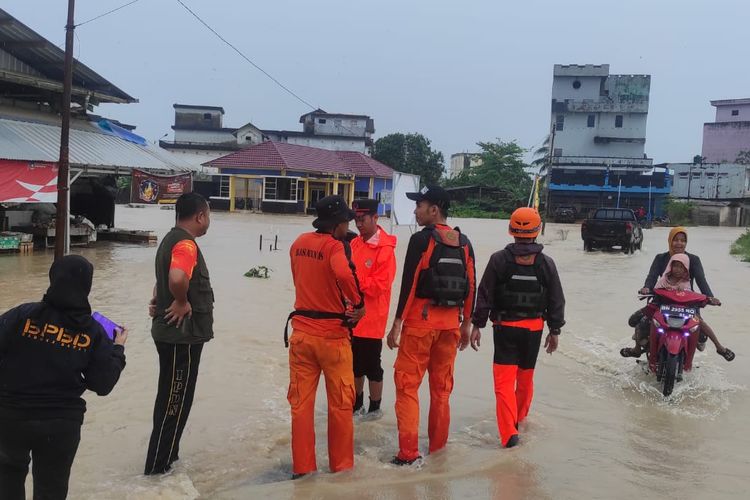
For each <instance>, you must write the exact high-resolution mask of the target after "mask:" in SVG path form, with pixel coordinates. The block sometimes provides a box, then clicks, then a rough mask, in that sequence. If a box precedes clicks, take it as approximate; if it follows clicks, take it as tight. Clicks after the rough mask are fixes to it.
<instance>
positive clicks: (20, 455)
mask: <svg viewBox="0 0 750 500" xmlns="http://www.w3.org/2000/svg"><path fill="white" fill-rule="evenodd" d="M80 440H81V423H80V422H78V421H76V420H64V419H53V420H0V498H2V499H3V500H26V490H25V483H26V475H27V474H28V473H29V461H30V460H31V459H32V458H33V463H32V472H31V473H32V476H33V480H34V500H57V499H64V498H66V497H67V496H68V479H69V478H70V467H71V466H72V465H73V459H74V458H75V456H76V451H77V450H78V443H79V441H80Z"/></svg>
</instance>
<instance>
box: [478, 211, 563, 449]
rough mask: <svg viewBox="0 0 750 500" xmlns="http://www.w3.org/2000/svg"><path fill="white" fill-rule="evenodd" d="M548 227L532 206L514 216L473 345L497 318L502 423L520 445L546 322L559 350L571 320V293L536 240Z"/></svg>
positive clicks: (482, 298) (487, 282) (486, 284)
mask: <svg viewBox="0 0 750 500" xmlns="http://www.w3.org/2000/svg"><path fill="white" fill-rule="evenodd" d="M541 227H542V219H541V217H540V216H539V213H538V212H537V211H536V210H535V209H533V208H529V207H522V208H519V209H517V210H516V211H515V212H513V214H512V215H511V217H510V224H509V228H508V232H509V233H510V235H511V236H513V238H514V240H515V242H514V243H511V244H510V245H508V246H507V247H505V249H503V250H500V251H499V252H495V253H494V254H492V257H490V261H489V263H488V264H487V268H486V269H485V271H484V275H483V276H482V281H481V283H480V284H479V291H478V294H477V305H476V308H475V309H474V315H473V316H472V323H473V324H474V328H473V329H472V332H471V339H470V341H471V347H472V348H473V349H474V350H478V349H479V344H480V340H481V331H480V329H481V328H484V326H485V325H486V324H487V318H488V317H489V319H490V320H491V321H492V325H493V332H492V333H493V340H494V343H495V355H494V360H493V361H494V364H493V366H492V371H493V376H494V379H495V399H496V412H497V427H498V432H499V434H500V440H501V443H502V445H503V446H505V447H506V448H512V447H513V446H516V445H517V444H518V441H519V438H518V424H519V423H520V422H523V420H524V419H525V418H526V416H527V415H528V413H529V408H530V407H531V400H532V398H533V395H534V369H535V367H536V360H537V356H538V355H539V348H540V346H541V342H542V332H543V330H544V323H545V322H546V323H547V325H548V326H549V333H548V335H547V337H546V339H545V341H544V347H545V350H546V351H547V352H548V353H549V354H552V353H553V352H554V351H556V350H557V344H558V335H560V329H561V328H562V327H563V325H565V296H564V294H563V289H562V284H561V283H560V277H559V275H558V274H557V268H556V267H555V263H554V261H553V260H552V259H551V258H550V257H549V256H547V255H545V254H543V253H542V250H543V249H544V247H543V246H542V245H540V244H538V243H536V237H537V235H538V234H539V232H540V230H541Z"/></svg>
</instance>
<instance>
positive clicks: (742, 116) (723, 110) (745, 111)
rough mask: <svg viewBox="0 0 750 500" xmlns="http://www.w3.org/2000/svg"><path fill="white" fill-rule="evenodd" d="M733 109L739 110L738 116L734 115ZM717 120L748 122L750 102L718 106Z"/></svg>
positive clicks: (749, 119) (749, 118)
mask: <svg viewBox="0 0 750 500" xmlns="http://www.w3.org/2000/svg"><path fill="white" fill-rule="evenodd" d="M732 110H737V111H739V113H738V114H737V116H732ZM716 121H717V122H747V121H750V104H739V105H734V106H716Z"/></svg>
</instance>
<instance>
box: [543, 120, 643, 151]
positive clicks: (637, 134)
mask: <svg viewBox="0 0 750 500" xmlns="http://www.w3.org/2000/svg"><path fill="white" fill-rule="evenodd" d="M590 114H593V115H595V116H596V119H595V126H594V127H588V116H589V113H555V114H554V115H553V119H554V120H556V117H557V115H562V116H564V117H565V119H564V124H563V130H561V131H555V144H554V148H555V149H562V156H596V157H617V158H643V152H644V144H641V143H627V142H610V143H606V144H597V143H595V142H594V137H596V136H600V137H622V138H644V137H645V131H646V115H645V114H643V113H590ZM618 114H622V116H623V123H622V128H616V127H615V116H616V115H618Z"/></svg>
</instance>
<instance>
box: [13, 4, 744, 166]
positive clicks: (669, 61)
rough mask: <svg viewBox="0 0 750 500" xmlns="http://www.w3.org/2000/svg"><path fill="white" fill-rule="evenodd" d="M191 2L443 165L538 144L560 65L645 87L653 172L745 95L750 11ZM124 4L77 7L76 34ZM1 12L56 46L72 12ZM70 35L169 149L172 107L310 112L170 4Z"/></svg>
mask: <svg viewBox="0 0 750 500" xmlns="http://www.w3.org/2000/svg"><path fill="white" fill-rule="evenodd" d="M184 1H185V3H186V4H188V5H189V6H190V7H191V8H193V9H194V10H195V11H196V12H197V13H198V14H199V15H201V16H202V17H203V18H204V19H205V20H206V21H207V22H208V23H209V24H211V25H212V26H213V27H214V28H216V29H217V31H219V32H220V33H222V34H223V35H224V36H225V38H227V39H228V40H229V41H231V42H233V43H235V44H236V45H237V46H238V47H239V48H240V49H241V50H242V51H244V52H245V53H246V54H247V55H248V56H249V57H250V58H251V59H253V60H254V61H255V62H256V63H257V64H258V65H260V66H261V67H262V68H264V69H265V70H266V71H268V72H269V73H271V74H272V75H274V76H275V77H276V78H277V79H279V80H280V81H281V82H282V83H284V84H285V85H287V86H288V87H290V88H291V89H293V90H294V91H295V92H296V93H297V94H299V95H300V96H301V97H303V98H304V99H305V100H307V101H308V102H310V103H312V104H313V105H315V106H320V107H322V108H323V109H325V110H326V111H329V112H343V113H358V114H360V113H361V114H367V115H370V116H371V117H372V118H373V119H374V120H375V129H376V135H375V136H376V138H377V137H382V136H383V135H386V134H388V133H391V132H420V133H422V134H424V135H426V136H427V137H428V138H429V139H430V140H432V142H433V147H435V148H436V149H438V150H440V151H442V152H443V154H444V155H445V157H446V162H449V159H450V155H451V153H456V152H461V151H472V150H475V149H476V146H475V144H476V142H478V141H489V140H494V139H495V138H500V139H502V140H517V141H518V143H519V144H520V145H521V146H523V147H526V148H531V147H533V146H535V145H538V143H539V142H540V141H541V140H542V139H543V137H544V135H545V134H546V133H547V130H548V128H549V113H550V110H549V108H550V99H551V97H550V92H551V86H552V67H553V65H554V64H556V63H559V64H571V63H574V64H586V63H592V64H601V63H609V64H610V72H611V73H621V74H650V75H652V79H651V101H650V112H649V118H648V133H647V140H646V152H647V154H648V155H649V156H650V157H652V158H654V160H655V161H656V162H666V161H671V162H677V161H689V160H691V159H692V157H693V156H694V155H695V154H698V153H700V150H701V140H702V127H703V123H704V122H707V121H713V117H714V108H713V107H711V105H710V104H709V100H711V99H727V98H742V97H750V65H749V64H748V45H747V29H748V24H747V21H748V19H750V2H748V1H747V0H713V1H707V0H621V1H618V2H615V1H610V0H599V1H586V0H563V1H560V0H544V1H543V0H521V1H502V0H482V1H478V0H477V1H473V0H463V1H455V0H454V1H450V2H448V1H443V0H374V1H368V2H364V1H360V0H317V1H311V0H296V1H292V0H271V1H265V2H261V1H240V0H184ZM124 3H127V1H126V0H78V1H77V14H76V22H82V21H84V20H86V19H90V18H92V17H94V16H96V15H98V14H100V13H102V12H105V11H107V10H109V9H112V8H114V7H117V6H119V5H122V4H124ZM2 7H3V9H5V10H7V11H8V12H10V13H11V15H13V16H16V17H17V18H18V19H20V20H21V21H22V22H23V23H25V24H26V25H28V26H30V27H31V28H32V29H34V30H36V31H37V32H38V33H40V34H41V35H43V36H45V37H47V38H48V39H50V40H52V41H53V42H55V43H62V42H63V40H64V29H63V26H64V25H65V16H66V9H67V2H66V1H65V0H3V1H2ZM76 33H77V39H76V51H75V54H76V57H77V58H78V59H79V60H81V61H82V62H83V63H85V64H87V65H88V66H89V67H91V68H92V69H94V70H95V71H97V72H98V73H99V74H101V75H102V76H104V77H105V78H108V79H109V80H111V81H112V82H113V83H114V84H115V85H117V86H119V87H120V88H121V89H123V90H124V91H125V92H127V93H129V94H130V95H132V96H134V97H136V98H138V99H139V100H140V102H139V103H138V104H128V105H125V104H119V105H112V104H110V105H105V106H100V107H99V108H97V111H98V112H99V113H101V114H105V115H107V116H109V117H112V118H116V119H119V120H121V121H124V122H126V123H131V124H134V125H136V126H137V129H136V132H138V133H139V134H141V135H143V136H144V137H146V138H147V139H149V140H157V139H158V138H159V137H161V136H162V135H163V134H165V133H170V137H172V136H171V129H170V126H171V125H172V123H173V120H174V111H173V109H172V104H174V103H177V102H179V103H186V104H203V105H216V106H223V107H224V109H225V111H226V115H225V116H224V126H227V127H239V126H241V125H243V124H245V123H246V122H248V121H252V122H253V123H254V124H255V125H257V126H259V127H260V128H268V129H287V130H298V129H299V128H300V127H301V125H300V124H299V123H298V119H299V116H300V115H302V114H303V113H306V112H307V111H309V108H308V107H306V106H305V105H304V104H302V103H301V102H299V101H297V100H296V99H294V98H293V97H291V96H290V95H289V94H287V93H285V92H284V91H283V90H281V89H280V88H279V87H277V86H276V85H275V84H273V83H272V82H271V81H270V80H268V79H267V78H266V77H265V76H264V75H262V74H261V73H260V72H259V71H258V70H256V69H255V68H253V67H252V66H250V65H249V64H248V63H247V62H245V61H244V60H242V59H241V58H240V57H239V56H238V55H237V54H236V53H234V52H232V51H231V49H229V48H228V47H227V46H225V45H223V44H222V43H221V42H220V41H219V40H218V39H217V38H215V37H214V35H212V34H211V33H210V32H209V31H208V30H206V29H205V28H204V27H203V26H202V25H200V24H199V23H198V21H197V20H195V19H194V18H193V17H192V16H191V15H190V14H189V13H187V12H186V11H185V10H184V9H183V8H182V7H181V6H180V5H179V3H177V1H176V0H140V1H139V2H138V3H136V4H134V5H132V6H129V7H127V8H126V9H123V10H121V11H119V12H117V13H115V14H112V15H110V16H107V17H105V18H102V19H100V20H98V21H95V22H92V23H90V24H87V25H85V26H81V27H79V28H78V29H77V30H76Z"/></svg>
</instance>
